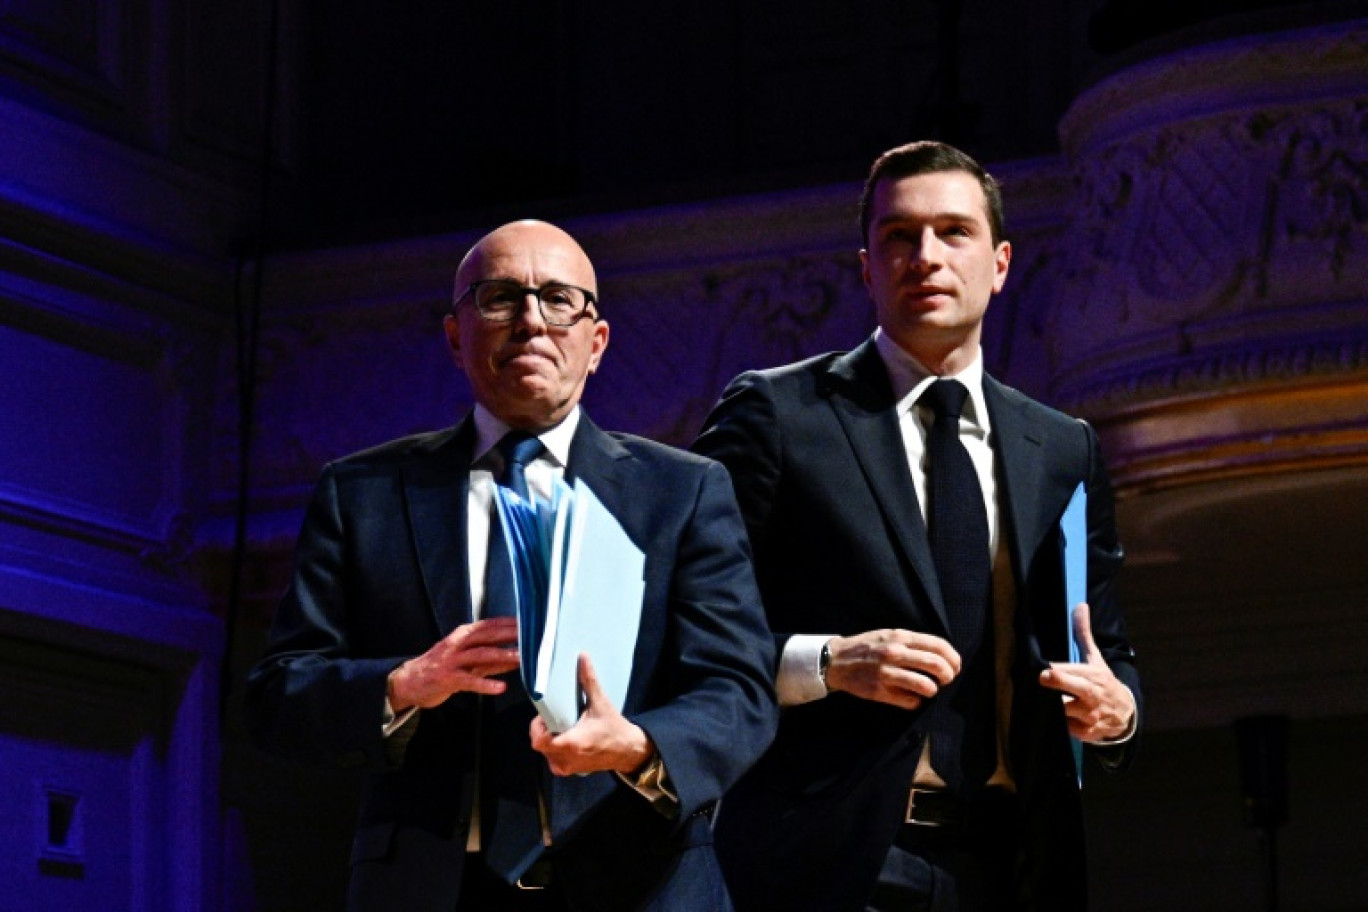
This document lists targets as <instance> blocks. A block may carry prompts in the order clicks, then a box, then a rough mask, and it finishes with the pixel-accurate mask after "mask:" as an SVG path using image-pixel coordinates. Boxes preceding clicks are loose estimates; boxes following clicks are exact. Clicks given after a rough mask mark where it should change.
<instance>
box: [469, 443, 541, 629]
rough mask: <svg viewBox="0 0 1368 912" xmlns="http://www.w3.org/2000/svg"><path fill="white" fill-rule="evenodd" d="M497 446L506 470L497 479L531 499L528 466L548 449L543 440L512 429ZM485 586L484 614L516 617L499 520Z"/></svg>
mask: <svg viewBox="0 0 1368 912" xmlns="http://www.w3.org/2000/svg"><path fill="white" fill-rule="evenodd" d="M494 449H495V450H497V451H498V453H499V455H500V456H502V457H503V471H502V472H501V473H500V474H499V479H498V482H499V484H500V485H502V486H503V487H505V488H508V489H509V490H510V491H512V492H513V493H514V494H517V495H518V496H519V497H521V498H522V499H523V500H527V499H528V489H527V466H528V463H530V462H532V461H533V460H534V459H536V458H537V457H538V456H540V455H541V454H542V452H543V451H544V450H545V449H546V448H545V447H544V446H542V442H541V441H540V440H538V439H537V438H536V437H533V436H532V435H531V434H528V433H526V432H525V431H509V432H508V433H507V434H505V435H504V436H503V437H502V438H501V439H500V440H499V442H498V443H497V444H495V445H494ZM488 574H489V575H488V577H487V578H486V587H485V610H484V616H485V617H513V616H514V615H515V613H516V610H515V605H514V594H513V593H514V591H515V590H514V588H513V568H512V567H511V566H510V565H509V563H508V547H507V544H506V543H505V539H504V531H503V526H502V525H501V524H500V523H499V522H498V520H497V519H496V520H495V522H494V526H493V529H492V530H491V532H490V536H489V570H488Z"/></svg>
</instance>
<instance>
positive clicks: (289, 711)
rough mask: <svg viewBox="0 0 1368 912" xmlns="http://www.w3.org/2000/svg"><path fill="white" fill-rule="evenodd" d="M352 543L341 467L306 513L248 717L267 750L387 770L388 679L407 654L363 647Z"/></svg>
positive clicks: (251, 684) (253, 681)
mask: <svg viewBox="0 0 1368 912" xmlns="http://www.w3.org/2000/svg"><path fill="white" fill-rule="evenodd" d="M347 554H348V545H347V534H346V528H345V521H344V518H343V511H342V509H341V507H340V502H339V491H338V483H337V478H336V473H335V470H334V469H333V468H332V467H331V466H330V467H329V468H328V469H326V470H325V471H324V473H323V477H322V478H321V479H320V481H319V483H318V485H317V487H316V488H315V491H314V494H313V498H312V500H311V502H310V504H309V507H308V511H307V513H306V515H305V518H304V524H303V527H302V529H301V531H300V534H299V540H298V543H297V546H296V549H295V566H294V572H293V577H292V579H291V581H290V585H289V588H288V589H287V590H286V593H285V595H284V597H283V598H282V600H281V602H280V605H279V608H278V609H277V611H276V616H275V620H274V623H273V625H272V628H271V633H270V639H269V643H268V645H267V649H266V652H265V655H264V656H263V657H262V658H261V659H260V661H258V662H257V664H256V665H255V666H254V667H253V668H252V669H251V671H250V672H249V673H248V675H247V691H246V713H247V726H248V730H249V731H250V732H251V734H252V736H253V738H254V740H255V741H256V742H257V744H258V745H259V746H260V747H262V748H263V749H265V750H268V751H270V752H272V753H276V754H279V755H282V756H286V757H290V758H293V759H297V760H302V761H305V762H310V763H315V764H321V765H326V766H336V767H358V766H367V767H371V768H374V769H384V768H386V766H387V765H388V764H389V762H390V758H387V756H386V751H385V742H384V739H383V737H382V734H381V720H382V716H383V713H384V705H385V686H386V679H387V677H388V675H389V672H390V671H391V670H392V669H393V668H394V667H395V666H396V665H398V664H399V663H400V662H401V661H402V660H403V659H402V658H365V657H356V656H354V654H353V653H354V649H353V643H352V635H351V632H350V631H349V629H348V618H349V616H350V614H351V612H352V611H353V610H354V607H355V606H353V605H351V604H350V603H349V602H350V598H349V595H348V590H347V585H346V581H347V574H348V572H349V566H348V559H347Z"/></svg>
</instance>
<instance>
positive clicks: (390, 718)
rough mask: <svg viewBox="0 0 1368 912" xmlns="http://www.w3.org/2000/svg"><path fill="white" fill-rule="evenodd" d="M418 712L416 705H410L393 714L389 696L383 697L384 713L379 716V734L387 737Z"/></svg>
mask: <svg viewBox="0 0 1368 912" xmlns="http://www.w3.org/2000/svg"><path fill="white" fill-rule="evenodd" d="M417 712H418V707H416V706H410V707H409V708H408V709H406V710H404V711H403V712H401V713H399V714H398V715H395V712H394V707H393V706H391V705H390V701H389V697H386V698H385V714H384V715H383V716H381V717H380V734H381V736H382V737H385V738H388V737H389V736H390V735H392V734H394V733H395V732H397V731H398V730H399V729H401V728H403V727H404V724H405V723H406V722H408V720H409V719H412V718H413V716H414V714H415V713H417Z"/></svg>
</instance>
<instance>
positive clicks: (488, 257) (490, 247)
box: [455, 219, 598, 295]
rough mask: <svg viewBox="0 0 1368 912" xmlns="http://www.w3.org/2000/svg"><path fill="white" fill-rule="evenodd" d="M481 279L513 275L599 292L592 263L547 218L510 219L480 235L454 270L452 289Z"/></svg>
mask: <svg viewBox="0 0 1368 912" xmlns="http://www.w3.org/2000/svg"><path fill="white" fill-rule="evenodd" d="M508 270H515V271H511V272H510V271H508ZM533 274H539V275H541V276H542V279H541V282H533V281H532V278H533ZM483 279H515V280H517V281H519V282H521V283H523V284H524V285H535V284H542V283H544V282H546V281H557V282H564V283H566V284H568V285H578V286H579V287H581V288H587V289H589V290H590V291H592V292H594V293H595V294H598V279H597V278H596V277H595V275H594V264H593V263H591V262H589V256H588V254H586V253H585V252H584V249H583V248H582V247H580V245H579V243H578V242H577V241H576V240H575V239H574V238H572V237H571V236H570V235H569V234H567V233H566V232H565V231H563V230H561V229H560V228H557V227H556V226H555V225H552V224H551V223H550V222H539V221H536V220H535V219H524V220H522V221H517V222H509V223H508V224H507V225H502V226H500V227H498V228H495V229H494V230H493V231H491V232H489V234H486V235H485V236H484V237H482V238H480V240H479V241H478V242H476V244H475V246H474V247H471V248H470V251H469V252H468V253H467V254H466V255H465V258H464V259H462V260H461V265H460V266H459V267H458V268H457V270H456V289H455V293H456V294H458V295H459V294H461V292H463V291H465V289H466V288H467V286H469V285H470V283H471V282H478V281H481V280H483Z"/></svg>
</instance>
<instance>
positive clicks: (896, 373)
mask: <svg viewBox="0 0 1368 912" xmlns="http://www.w3.org/2000/svg"><path fill="white" fill-rule="evenodd" d="M874 345H875V347H876V348H877V349H878V352H879V357H880V358H881V359H882V360H883V363H884V367H885V369H887V371H888V377H889V380H890V381H891V382H892V385H893V396H894V399H895V400H896V401H897V407H896V408H897V415H898V430H899V432H900V433H901V434H902V440H903V450H904V453H905V455H906V457H907V468H908V471H909V472H910V473H911V475H912V484H913V486H914V487H915V488H916V491H917V506H918V508H919V509H920V510H921V514H922V521H923V522H925V521H926V503H927V499H926V435H927V429H928V426H929V420H930V417H931V416H930V410H929V409H927V408H926V407H925V406H920V405H918V404H917V399H918V398H919V397H920V396H921V394H922V393H923V392H925V391H926V388H927V387H928V386H930V385H931V384H932V383H933V382H935V381H936V380H938V379H941V378H939V377H937V376H936V375H935V374H933V373H931V372H930V371H929V370H927V369H926V368H925V367H924V366H922V364H921V363H920V362H918V361H917V359H916V358H914V357H912V356H911V355H909V354H908V353H907V352H905V351H903V350H902V349H901V348H899V347H898V345H897V344H896V343H895V342H894V341H893V340H892V339H890V338H889V337H888V336H887V335H886V334H885V333H884V332H883V330H882V329H878V330H875V332H874ZM945 379H954V380H958V381H959V382H961V383H963V384H964V386H965V388H966V389H968V390H969V398H968V399H967V400H966V401H965V405H964V414H963V415H961V416H960V441H961V442H962V443H963V444H964V447H965V449H967V450H968V451H969V458H970V459H972V460H973V462H974V470H975V471H976V472H977V473H978V477H979V487H980V489H981V490H982V491H983V505H984V508H985V509H986V510H987V513H988V549H989V554H990V555H991V556H994V557H995V556H996V555H997V553H998V542H999V540H1000V538H1001V536H1000V534H999V530H1000V524H999V522H998V508H997V478H996V476H995V474H994V459H995V457H994V454H993V448H992V446H991V445H990V443H989V433H990V426H989V420H988V406H987V405H986V403H985V402H984V398H983V357H982V354H979V355H976V356H975V357H974V360H973V362H972V363H971V364H970V365H969V366H968V367H966V368H965V369H964V370H963V371H961V372H960V373H958V374H956V375H955V376H954V377H953V378H949V377H947V378H945ZM996 564H997V561H996V560H994V565H995V567H994V574H993V576H994V589H995V590H996V589H997V587H998V577H999V576H1000V574H999V572H998V569H997V567H996ZM1008 582H1009V583H1010V580H1009V581H1008ZM994 601H995V602H997V601H998V598H997V593H996V591H995V592H994ZM831 638H832V635H831V634H796V635H794V636H791V637H789V639H788V641H787V642H786V643H785V644H784V652H783V655H782V656H780V659H779V673H778V678H777V682H776V686H777V689H778V693H779V704H780V705H781V706H796V705H798V704H799V703H807V702H810V701H812V700H818V699H821V698H822V697H825V696H826V695H827V689H826V685H825V684H823V683H822V677H821V674H820V672H819V660H820V656H821V653H822V647H823V646H824V645H826V642H827V641H828V640H830V639H831Z"/></svg>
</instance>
